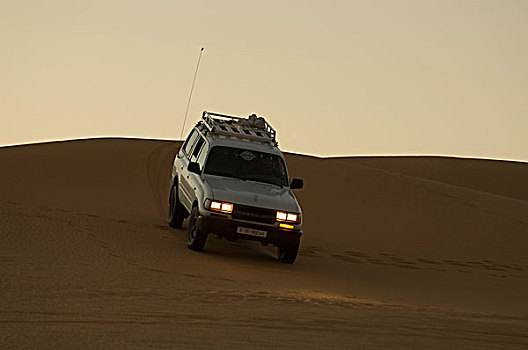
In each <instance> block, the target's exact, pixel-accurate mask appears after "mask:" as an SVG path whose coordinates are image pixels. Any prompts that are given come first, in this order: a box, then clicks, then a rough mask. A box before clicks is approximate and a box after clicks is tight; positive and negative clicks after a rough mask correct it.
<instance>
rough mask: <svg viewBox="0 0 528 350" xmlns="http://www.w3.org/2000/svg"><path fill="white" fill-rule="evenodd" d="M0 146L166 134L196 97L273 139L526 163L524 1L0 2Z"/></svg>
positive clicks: (527, 20)
mask: <svg viewBox="0 0 528 350" xmlns="http://www.w3.org/2000/svg"><path fill="white" fill-rule="evenodd" d="M0 43H1V45H0V77H1V84H0V118H1V119H0V122H1V123H0V144H1V145H8V144H18V143H27V142H37V141H44V140H58V139H71V138H86V137H98V136H131V137H141V138H162V139H179V136H180V130H181V125H182V122H183V116H184V113H185V107H186V103H187V98H188V95H189V90H190V86H191V82H192V77H193V74H194V69H195V66H196V61H197V58H198V54H199V50H200V47H201V46H202V45H203V46H205V51H204V54H203V56H202V61H201V66H200V71H199V73H198V79H197V83H196V87H195V92H194V96H193V100H192V103H191V108H190V111H189V119H188V123H187V127H186V133H187V132H188V130H189V129H190V128H191V127H192V124H194V123H195V122H196V121H197V120H198V119H199V117H200V115H201V111H202V110H204V109H207V110H211V111H217V112H222V113H228V114H230V113H232V114H237V115H248V114H250V113H257V114H258V115H263V116H265V117H266V118H267V119H268V121H269V122H270V123H271V124H272V125H273V126H274V127H275V129H277V130H278V136H279V143H280V147H281V148H282V149H283V150H287V151H294V152H299V153H308V154H316V155H369V154H441V155H458V156H473V157H484V158H502V159H516V160H525V161H528V63H527V62H528V1H525V0H521V1H506V0H500V1H499V0H496V1H484V0H481V1H462V0H459V1H447V0H437V1H426V0H416V1H396V0H385V1H381V0H380V1H373V0H368V1H350V0H349V1H328V0H327V1H254V2H252V1H181V2H180V1H175V0H171V1H168V0H167V1H131V0H123V1H114V0H104V1H93V0H92V1H72V0H65V1H55V0H46V1H24V0H14V1H11V0H0Z"/></svg>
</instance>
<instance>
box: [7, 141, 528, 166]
mask: <svg viewBox="0 0 528 350" xmlns="http://www.w3.org/2000/svg"><path fill="white" fill-rule="evenodd" d="M97 139H129V140H146V141H173V142H184V141H185V140H178V139H169V138H149V137H138V136H90V137H80V138H64V139H54V140H39V141H29V142H22V143H13V144H1V145H0V148H4V147H17V146H34V145H39V144H46V143H55V142H68V141H84V140H97ZM280 150H281V151H282V152H285V153H290V154H297V155H303V156H309V157H316V158H322V159H331V158H334V159H335V158H350V157H354V158H361V157H363V158H365V157H380V158H381V157H392V158H395V157H439V158H460V159H480V160H493V161H504V162H515V163H524V164H527V163H528V160H523V159H511V158H492V157H486V158H484V157H477V156H468V155H456V154H438V153H436V154H432V153H371V154H355V155H354V154H334V155H319V154H312V153H299V152H293V151H288V150H284V149H280Z"/></svg>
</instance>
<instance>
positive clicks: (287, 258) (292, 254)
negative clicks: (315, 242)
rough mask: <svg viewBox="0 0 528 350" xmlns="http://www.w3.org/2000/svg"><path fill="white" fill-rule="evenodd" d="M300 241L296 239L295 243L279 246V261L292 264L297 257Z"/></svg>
mask: <svg viewBox="0 0 528 350" xmlns="http://www.w3.org/2000/svg"><path fill="white" fill-rule="evenodd" d="M300 243H301V242H300V241H297V243H295V244H292V245H287V246H282V247H279V248H278V251H277V258H278V259H279V261H282V262H283V263H286V264H293V263H294V262H295V259H296V258H297V253H298V252H299V245H300Z"/></svg>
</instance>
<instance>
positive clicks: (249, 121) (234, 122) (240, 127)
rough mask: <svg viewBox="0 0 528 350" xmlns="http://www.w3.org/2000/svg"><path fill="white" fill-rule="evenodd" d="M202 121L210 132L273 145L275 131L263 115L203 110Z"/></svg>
mask: <svg viewBox="0 0 528 350" xmlns="http://www.w3.org/2000/svg"><path fill="white" fill-rule="evenodd" d="M202 122H203V123H204V125H205V127H206V128H207V129H208V130H209V131H210V132H212V133H215V134H218V135H225V136H231V137H239V138H244V139H250V140H255V141H261V142H269V143H271V144H273V145H275V146H277V145H278V143H277V132H276V131H275V129H273V128H272V127H271V125H269V124H268V122H266V119H264V118H263V117H257V116H256V115H255V114H251V115H250V116H248V117H247V118H243V117H235V116H231V115H226V114H220V113H213V112H208V111H203V113H202Z"/></svg>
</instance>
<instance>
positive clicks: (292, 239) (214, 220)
mask: <svg viewBox="0 0 528 350" xmlns="http://www.w3.org/2000/svg"><path fill="white" fill-rule="evenodd" d="M238 227H244V228H251V229H256V230H264V231H266V232H267V236H266V237H265V238H263V237H256V236H251V235H245V234H241V233H238V232H237V228H238ZM198 229H199V230H200V231H203V232H207V233H212V234H215V235H217V236H219V237H225V238H227V239H229V240H237V239H247V240H252V241H259V242H262V244H273V245H276V246H285V245H292V244H296V243H297V242H299V239H300V238H301V235H302V230H295V229H294V230H286V229H280V228H278V227H274V226H267V225H259V224H258V223H248V222H246V221H239V220H235V219H230V218H220V217H214V216H202V215H200V216H199V217H198Z"/></svg>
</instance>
